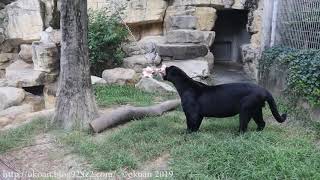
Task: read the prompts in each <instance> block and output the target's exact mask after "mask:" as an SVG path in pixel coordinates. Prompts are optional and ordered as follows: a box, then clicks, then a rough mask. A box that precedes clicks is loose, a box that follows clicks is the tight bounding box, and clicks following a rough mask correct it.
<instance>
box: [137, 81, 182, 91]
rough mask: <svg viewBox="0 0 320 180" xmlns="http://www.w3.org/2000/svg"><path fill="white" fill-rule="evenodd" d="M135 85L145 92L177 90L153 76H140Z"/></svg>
mask: <svg viewBox="0 0 320 180" xmlns="http://www.w3.org/2000/svg"><path fill="white" fill-rule="evenodd" d="M135 86H136V88H139V89H141V90H144V91H146V92H159V93H165V92H177V91H176V90H175V89H174V88H173V87H172V86H170V85H168V84H166V83H164V82H160V81H157V80H155V79H153V78H142V79H141V80H140V81H139V82H138V83H137V84H136V85H135Z"/></svg>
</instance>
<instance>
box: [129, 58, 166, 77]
mask: <svg viewBox="0 0 320 180" xmlns="http://www.w3.org/2000/svg"><path fill="white" fill-rule="evenodd" d="M153 62H154V63H155V65H159V64H160V62H161V58H160V57H159V56H158V58H156V59H155V60H154V61H153ZM153 62H152V61H150V60H148V59H147V58H146V57H145V56H144V55H137V56H131V57H127V58H125V59H124V60H123V67H124V68H129V69H134V70H135V71H136V72H138V73H141V72H142V69H143V68H145V67H147V66H151V65H153Z"/></svg>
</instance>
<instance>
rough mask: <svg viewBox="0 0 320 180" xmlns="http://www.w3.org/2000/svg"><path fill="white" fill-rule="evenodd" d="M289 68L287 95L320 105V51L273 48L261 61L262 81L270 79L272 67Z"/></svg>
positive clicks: (265, 53)
mask: <svg viewBox="0 0 320 180" xmlns="http://www.w3.org/2000/svg"><path fill="white" fill-rule="evenodd" d="M274 65H276V66H282V65H285V66H286V67H287V68H288V77H287V84H288V88H287V93H288V94H291V95H293V96H294V97H295V98H296V99H297V98H299V97H304V98H306V99H307V100H308V101H309V103H310V104H312V105H314V106H319V105H320V51H319V50H313V49H307V50H297V49H290V48H285V47H273V48H270V49H268V50H266V51H264V52H263V54H262V58H261V60H260V66H259V69H260V73H261V77H260V78H261V79H262V80H264V79H266V78H268V72H269V69H270V68H271V67H274Z"/></svg>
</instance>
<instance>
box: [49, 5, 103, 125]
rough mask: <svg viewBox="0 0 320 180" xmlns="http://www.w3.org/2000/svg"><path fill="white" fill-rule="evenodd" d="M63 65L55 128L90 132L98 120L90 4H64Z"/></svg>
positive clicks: (62, 23) (62, 27) (62, 11)
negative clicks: (90, 52)
mask: <svg viewBox="0 0 320 180" xmlns="http://www.w3.org/2000/svg"><path fill="white" fill-rule="evenodd" d="M60 21H61V31H62V41H61V61H60V70H61V72H60V78H59V87H58V92H57V102H56V111H55V115H54V118H53V123H54V125H55V126H58V127H60V128H63V129H65V130H71V129H88V128H89V122H90V121H91V120H93V119H94V118H96V117H97V115H98V113H97V112H98V110H97V106H96V103H95V100H94V96H93V90H92V86H91V78H90V64H89V56H88V39H87V32H88V15H87V0H62V1H61V20H60Z"/></svg>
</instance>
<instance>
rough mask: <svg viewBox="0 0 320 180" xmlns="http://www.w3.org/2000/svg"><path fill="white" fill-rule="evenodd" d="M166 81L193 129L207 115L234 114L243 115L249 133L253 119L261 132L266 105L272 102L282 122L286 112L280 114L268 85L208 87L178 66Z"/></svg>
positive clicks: (243, 126) (169, 71)
mask: <svg viewBox="0 0 320 180" xmlns="http://www.w3.org/2000/svg"><path fill="white" fill-rule="evenodd" d="M165 71H166V72H165V74H164V75H163V79H164V80H168V81H170V82H172V83H173V84H174V86H175V87H176V89H177V91H178V93H179V95H180V97H181V104H182V108H183V111H184V113H185V115H186V119H187V128H188V131H189V132H193V131H197V130H198V129H199V127H200V125H201V122H202V119H203V117H217V118H224V117H231V116H235V115H237V114H240V128H239V130H240V132H245V131H246V130H247V127H248V123H249V121H250V119H251V118H253V119H254V121H255V122H256V124H257V126H258V128H257V130H258V131H262V130H263V129H264V127H265V124H266V123H265V122H264V120H263V115H262V108H263V107H264V106H265V101H267V102H268V104H269V106H270V109H271V112H272V114H273V116H274V118H275V119H276V120H277V121H278V122H280V123H282V122H284V121H285V120H286V116H287V115H286V114H283V115H281V116H280V114H279V112H278V110H277V106H276V103H275V101H274V99H273V97H272V95H271V94H270V93H269V92H268V91H267V90H266V89H264V88H262V87H260V86H258V85H255V84H249V83H231V84H222V85H217V86H208V85H205V84H203V83H200V82H197V81H194V80H192V79H191V78H190V77H188V76H187V74H186V73H185V72H183V71H182V70H181V69H179V68H178V67H175V66H170V67H167V68H166V70H165Z"/></svg>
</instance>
